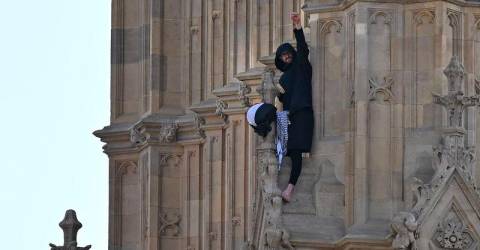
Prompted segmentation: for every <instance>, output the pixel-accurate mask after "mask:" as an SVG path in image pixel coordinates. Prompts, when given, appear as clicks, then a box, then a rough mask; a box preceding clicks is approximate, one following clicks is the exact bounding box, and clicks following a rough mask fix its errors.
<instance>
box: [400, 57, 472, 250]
mask: <svg viewBox="0 0 480 250" xmlns="http://www.w3.org/2000/svg"><path fill="white" fill-rule="evenodd" d="M444 74H445V76H446V77H447V78H448V94H447V95H444V96H440V95H437V94H433V96H434V102H435V103H437V104H440V105H442V106H444V107H445V108H446V109H447V118H448V123H447V128H445V129H444V131H443V135H442V141H441V143H440V145H439V146H437V147H433V162H432V163H433V168H434V169H435V174H434V176H433V178H432V180H431V181H430V183H427V184H425V183H423V182H422V181H421V180H419V179H416V178H414V180H413V185H412V191H413V199H414V207H413V208H412V209H411V211H410V212H409V213H400V214H399V215H398V216H396V217H395V218H394V220H393V222H392V229H393V228H394V227H395V228H396V229H394V232H395V233H396V238H395V240H394V242H393V244H394V245H393V246H394V247H398V248H396V249H405V248H407V247H409V245H411V244H412V243H414V242H415V239H414V238H412V237H411V236H412V235H411V234H405V232H406V231H405V229H408V228H407V227H406V226H405V228H402V227H401V225H402V224H401V223H402V221H404V222H405V225H406V222H407V221H408V222H409V224H410V227H409V228H410V229H412V230H410V231H409V232H411V233H414V232H415V230H416V229H414V228H416V227H417V225H416V224H417V222H416V220H418V219H419V218H423V217H422V216H425V215H424V210H425V208H426V207H429V206H433V205H432V204H431V203H432V202H431V201H432V198H433V197H435V196H437V194H438V192H439V190H440V188H441V187H444V186H445V184H446V183H447V180H448V177H449V176H451V174H452V173H453V171H455V170H457V172H458V173H459V174H460V175H461V176H462V178H463V179H464V181H465V182H466V183H467V184H468V185H470V186H471V187H472V188H473V190H477V188H476V185H475V182H474V181H473V177H472V169H473V164H474V162H475V155H474V149H473V147H468V146H465V138H464V136H465V133H466V132H465V129H464V128H463V117H462V115H463V112H464V110H465V109H466V107H469V106H478V105H479V104H480V101H479V95H478V92H479V91H478V86H476V87H475V93H476V94H477V95H475V96H470V97H464V94H463V91H462V88H463V78H464V75H465V73H464V68H463V65H461V64H460V62H459V61H458V58H457V57H455V56H454V57H453V58H452V60H451V61H450V63H449V65H448V67H447V68H446V69H445V70H444ZM402 230H403V231H402ZM434 241H436V243H437V244H438V245H439V246H440V247H442V248H447V249H468V248H469V247H470V246H471V244H472V242H473V238H472V236H471V235H470V234H469V233H468V231H466V227H465V226H464V225H463V223H462V222H461V220H460V219H458V216H457V215H456V214H455V213H454V212H450V213H449V215H448V216H447V217H446V218H445V220H444V221H443V222H442V223H441V224H440V225H439V228H438V230H437V232H436V233H435V236H434ZM402 247H403V248H402Z"/></svg>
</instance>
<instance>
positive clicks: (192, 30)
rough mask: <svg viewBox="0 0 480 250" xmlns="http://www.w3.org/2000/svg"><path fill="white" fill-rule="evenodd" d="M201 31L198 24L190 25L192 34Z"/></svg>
mask: <svg viewBox="0 0 480 250" xmlns="http://www.w3.org/2000/svg"><path fill="white" fill-rule="evenodd" d="M198 31H199V28H198V26H197V25H193V26H191V27H190V32H191V33H192V35H196V34H197V33H198Z"/></svg>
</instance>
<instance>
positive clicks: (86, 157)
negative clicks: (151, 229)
mask: <svg viewBox="0 0 480 250" xmlns="http://www.w3.org/2000/svg"><path fill="white" fill-rule="evenodd" d="M0 34H1V35H0V115H1V120H0V131H1V133H2V136H1V137H0V138H1V141H0V159H1V161H2V163H1V164H0V170H1V171H0V242H2V245H3V247H2V248H4V249H7V248H8V249H15V250H26V249H29V250H30V249H49V247H48V243H49V242H52V243H54V244H56V245H63V234H62V231H61V229H60V228H59V227H58V223H59V222H60V220H62V219H63V216H64V213H65V210H67V209H69V208H73V209H75V210H76V211H77V216H78V218H79V220H80V221H81V222H82V223H83V228H82V229H81V230H80V233H79V237H78V241H79V246H84V245H87V244H92V246H93V247H92V249H98V250H103V249H107V228H108V226H107V214H108V211H107V206H108V171H107V166H108V163H107V156H106V155H104V154H103V153H102V149H101V147H102V143H101V142H100V141H99V139H98V138H96V137H94V136H93V135H92V132H93V131H94V130H96V129H100V128H102V127H103V126H105V125H107V124H108V122H109V98H110V95H109V81H110V80H109V75H110V62H109V60H110V59H109V58H110V0H80V1H78V0H76V1H74V0H43V1H39V0H26V1H25V0H23V1H13V0H0Z"/></svg>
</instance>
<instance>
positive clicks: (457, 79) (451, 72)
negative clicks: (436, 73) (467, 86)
mask: <svg viewBox="0 0 480 250" xmlns="http://www.w3.org/2000/svg"><path fill="white" fill-rule="evenodd" d="M443 73H444V74H445V76H447V78H448V91H449V92H457V91H461V90H462V84H463V78H464V76H465V68H464V67H463V65H462V64H461V63H460V61H459V60H458V57H457V56H453V57H452V59H451V60H450V63H449V64H448V66H447V68H446V69H445V70H444V71H443Z"/></svg>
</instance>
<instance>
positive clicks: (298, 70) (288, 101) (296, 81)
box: [275, 29, 312, 115]
mask: <svg viewBox="0 0 480 250" xmlns="http://www.w3.org/2000/svg"><path fill="white" fill-rule="evenodd" d="M293 32H294V33H295V39H296V40H297V51H295V49H294V48H293V47H292V45H291V44H289V43H284V44H282V45H280V46H279V47H278V49H277V52H276V54H275V66H276V67H277V69H279V70H281V71H283V75H282V76H281V77H280V85H281V86H282V87H283V89H284V90H285V93H284V94H281V95H280V96H279V99H280V101H281V102H282V103H283V109H284V110H289V112H290V115H292V114H294V113H295V112H296V111H299V110H301V109H303V108H310V109H311V108H312V65H311V64H310V62H309V61H308V53H309V51H308V46H307V43H306V42H305V35H304V34H303V29H299V30H297V29H294V30H293ZM285 51H288V52H290V53H292V56H293V60H292V62H291V63H290V64H285V63H284V62H283V61H282V59H281V58H280V56H281V55H282V53H283V52H285Z"/></svg>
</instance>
